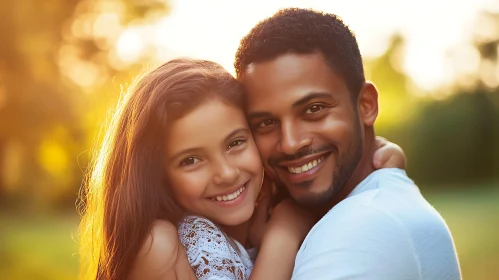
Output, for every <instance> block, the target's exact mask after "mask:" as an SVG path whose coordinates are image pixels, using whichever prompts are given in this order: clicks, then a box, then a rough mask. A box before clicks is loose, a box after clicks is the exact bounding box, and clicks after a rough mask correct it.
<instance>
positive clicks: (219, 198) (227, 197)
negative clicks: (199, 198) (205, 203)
mask: <svg viewBox="0 0 499 280" xmlns="http://www.w3.org/2000/svg"><path fill="white" fill-rule="evenodd" d="M245 189H246V187H245V186H242V187H241V188H240V189H238V190H237V191H235V192H233V193H231V194H228V195H223V196H221V195H219V196H215V197H212V198H211V199H212V200H215V201H231V200H234V199H236V198H237V197H238V196H239V195H241V193H242V192H243V191H244V190H245Z"/></svg>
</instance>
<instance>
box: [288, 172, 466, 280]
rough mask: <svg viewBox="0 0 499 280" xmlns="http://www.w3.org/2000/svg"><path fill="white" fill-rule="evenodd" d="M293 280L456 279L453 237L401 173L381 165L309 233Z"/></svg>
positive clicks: (297, 262) (296, 263)
mask: <svg viewBox="0 0 499 280" xmlns="http://www.w3.org/2000/svg"><path fill="white" fill-rule="evenodd" d="M292 279H293V280H311V279H335V280H340V279H342V280H343V279H352V280H355V279H372V280H378V279H379V280H405V279H411V280H430V279H431V280H437V279H438V280H457V279H461V273H460V268H459V263H458V259H457V254H456V250H455V247H454V243H453V240H452V236H451V234H450V232H449V229H448V228H447V225H446V224H445V222H444V220H443V219H442V217H441V216H440V215H439V213H438V212H437V211H436V210H435V209H434V208H433V207H432V206H431V205H430V204H429V203H428V202H427V201H426V200H425V199H424V198H423V196H422V195H421V193H420V191H419V189H418V188H417V186H416V185H415V184H414V183H413V182H412V180H410V179H409V178H408V177H407V175H406V173H405V171H403V170H400V169H395V168H393V169H391V168H390V169H380V170H377V171H374V172H373V173H372V174H370V175H369V176H368V177H367V178H366V179H365V180H364V181H362V182H361V183H360V184H359V185H358V186H357V187H356V188H355V189H354V190H353V191H352V193H351V194H350V195H349V196H348V197H347V198H345V199H344V200H343V201H341V202H340V203H338V204H337V205H336V206H334V207H333V208H332V209H331V210H330V211H329V212H328V213H327V214H326V215H325V216H324V217H323V218H322V219H321V220H320V221H319V222H318V223H317V224H316V225H315V226H314V227H313V228H312V230H311V231H310V232H309V233H308V235H307V237H306V239H305V240H304V242H303V244H302V246H301V248H300V250H299V251H298V254H297V256H296V260H295V268H294V271H293V278H292Z"/></svg>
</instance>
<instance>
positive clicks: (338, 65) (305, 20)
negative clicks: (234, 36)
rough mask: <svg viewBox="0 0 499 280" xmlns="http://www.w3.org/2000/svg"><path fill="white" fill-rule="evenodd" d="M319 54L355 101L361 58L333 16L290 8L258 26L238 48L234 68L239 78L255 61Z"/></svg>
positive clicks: (361, 72)
mask: <svg viewBox="0 0 499 280" xmlns="http://www.w3.org/2000/svg"><path fill="white" fill-rule="evenodd" d="M314 52H318V53H320V54H322V55H323V57H324V59H325V60H326V63H327V64H328V65H329V67H331V69H332V70H333V71H334V73H335V74H337V75H339V76H340V77H342V78H343V79H344V80H345V83H346V85H347V87H348V89H349V90H350V93H351V94H352V95H353V96H352V97H355V98H357V96H358V93H359V92H360V89H361V88H362V85H363V84H364V82H365V77H364V68H363V65H362V57H361V55H360V51H359V46H358V45H357V40H356V38H355V35H354V34H353V32H352V31H350V29H349V28H348V26H346V25H345V24H344V23H343V21H342V20H341V19H340V18H339V17H338V16H336V15H333V14H327V13H322V12H318V11H314V10H310V9H299V8H289V9H283V10H280V11H278V12H277V13H276V14H274V15H273V16H271V17H269V18H267V19H265V20H263V21H261V22H260V23H258V24H257V25H256V26H255V27H253V29H251V31H250V32H249V34H247V35H246V36H245V37H244V38H243V39H242V40H241V43H240V45H239V48H238V50H237V53H236V60H235V62H234V67H235V68H236V74H237V77H238V78H240V77H241V76H242V74H243V73H244V71H245V69H246V67H247V66H248V65H250V64H251V63H254V62H263V61H269V60H272V59H275V58H277V57H278V56H281V55H283V54H287V53H297V54H309V53H314Z"/></svg>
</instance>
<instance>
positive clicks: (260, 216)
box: [248, 177, 274, 248]
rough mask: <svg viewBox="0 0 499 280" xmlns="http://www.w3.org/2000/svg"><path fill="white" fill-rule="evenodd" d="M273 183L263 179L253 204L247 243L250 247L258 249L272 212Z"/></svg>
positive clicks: (265, 178)
mask: <svg viewBox="0 0 499 280" xmlns="http://www.w3.org/2000/svg"><path fill="white" fill-rule="evenodd" d="M273 188H274V186H273V183H272V182H271V180H270V179H269V178H267V177H264V179H263V184H262V187H261V189H260V193H259V194H258V199H257V201H256V202H255V211H254V212H253V216H252V217H251V223H250V228H249V233H248V241H249V243H250V244H251V246H252V247H257V248H259V247H260V245H261V243H262V239H263V235H264V233H265V230H266V227H267V223H268V221H269V218H270V214H271V212H272V195H273Z"/></svg>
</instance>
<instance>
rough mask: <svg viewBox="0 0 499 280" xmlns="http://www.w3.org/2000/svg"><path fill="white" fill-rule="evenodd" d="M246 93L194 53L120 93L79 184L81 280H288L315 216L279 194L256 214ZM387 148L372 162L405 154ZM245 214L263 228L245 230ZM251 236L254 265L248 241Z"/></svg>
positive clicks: (258, 171)
mask: <svg viewBox="0 0 499 280" xmlns="http://www.w3.org/2000/svg"><path fill="white" fill-rule="evenodd" d="M242 95H243V89H242V88H241V86H240V85H239V83H238V82H237V81H236V80H235V79H234V78H233V77H232V76H231V75H230V74H229V73H228V72H227V71H225V70H224V69H223V68H222V67H221V66H219V65H218V64H216V63H214V62H209V61H204V60H189V59H176V60H172V61H170V62H167V63H165V64H163V65H162V66H160V67H158V68H157V69H155V70H153V71H151V72H150V73H148V74H146V75H144V76H143V77H142V78H141V79H140V80H139V81H138V82H137V83H136V85H135V87H133V88H132V90H131V91H129V92H128V93H127V95H126V96H125V97H124V100H123V101H122V102H121V103H120V105H119V106H118V108H117V110H116V112H115V114H114V117H113V118H112V121H111V125H110V127H109V128H108V130H107V131H106V134H105V137H104V143H103V145H102V148H101V150H100V153H99V154H98V156H97V158H96V159H95V160H94V164H93V168H92V170H91V173H90V176H89V178H88V182H87V184H86V185H85V188H84V192H83V198H84V200H85V202H86V203H85V213H84V216H83V219H82V222H81V228H80V234H81V241H82V242H81V253H82V260H83V264H82V265H83V269H82V277H83V278H92V279H196V278H198V279H290V278H291V273H292V269H293V264H294V258H295V255H296V253H297V251H298V248H299V246H300V242H301V241H302V240H303V238H304V237H305V236H306V234H307V232H308V230H309V229H310V228H311V227H312V225H313V223H314V218H313V217H312V216H311V215H310V214H308V212H307V211H304V210H303V209H301V208H300V207H299V206H297V205H296V204H294V203H293V202H291V201H290V200H285V201H283V202H281V203H279V204H278V205H277V206H276V207H275V208H274V209H273V211H272V215H271V217H270V220H269V221H268V222H266V214H267V213H266V211H258V212H259V215H255V216H256V219H253V220H252V219H251V217H252V215H253V212H254V210H255V201H256V200H257V197H258V194H259V191H260V187H261V186H262V181H263V168H262V164H261V162H260V158H259V155H258V151H257V149H256V146H255V143H254V141H253V139H252V136H251V132H250V130H249V128H248V125H247V123H246V119H245V115H244V111H243V108H244V107H243V96H242ZM386 147H387V146H385V147H383V148H381V149H379V150H378V151H377V155H375V160H381V161H385V162H386V161H387V160H388V159H390V161H391V160H393V157H395V158H396V159H402V162H403V160H404V156H403V154H400V151H399V150H397V149H395V150H394V149H393V147H389V148H386ZM392 155H393V157H392ZM398 161H399V162H401V161H400V160H398ZM398 165H401V164H398ZM266 190H267V191H268V189H266ZM266 198H267V201H268V198H269V195H268V194H267V195H266ZM260 203H263V204H264V206H265V205H266V203H264V202H260ZM262 209H264V208H262ZM262 217H263V218H262ZM250 222H252V223H253V225H254V228H257V229H259V228H263V226H264V227H265V230H264V231H263V230H252V231H251V232H256V234H255V235H254V236H248V235H249V234H248V232H250V230H249V228H250ZM262 232H264V234H263V237H261V236H262V235H261V233H262ZM179 237H180V242H179ZM250 239H251V240H252V242H251V243H253V244H250V242H249V241H248V240H250ZM255 244H256V245H259V253H258V257H257V258H256V261H255V262H254V261H253V259H252V257H250V254H249V253H248V251H247V250H246V249H247V248H249V247H251V246H252V245H255ZM184 249H185V250H184ZM186 252H187V254H186Z"/></svg>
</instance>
